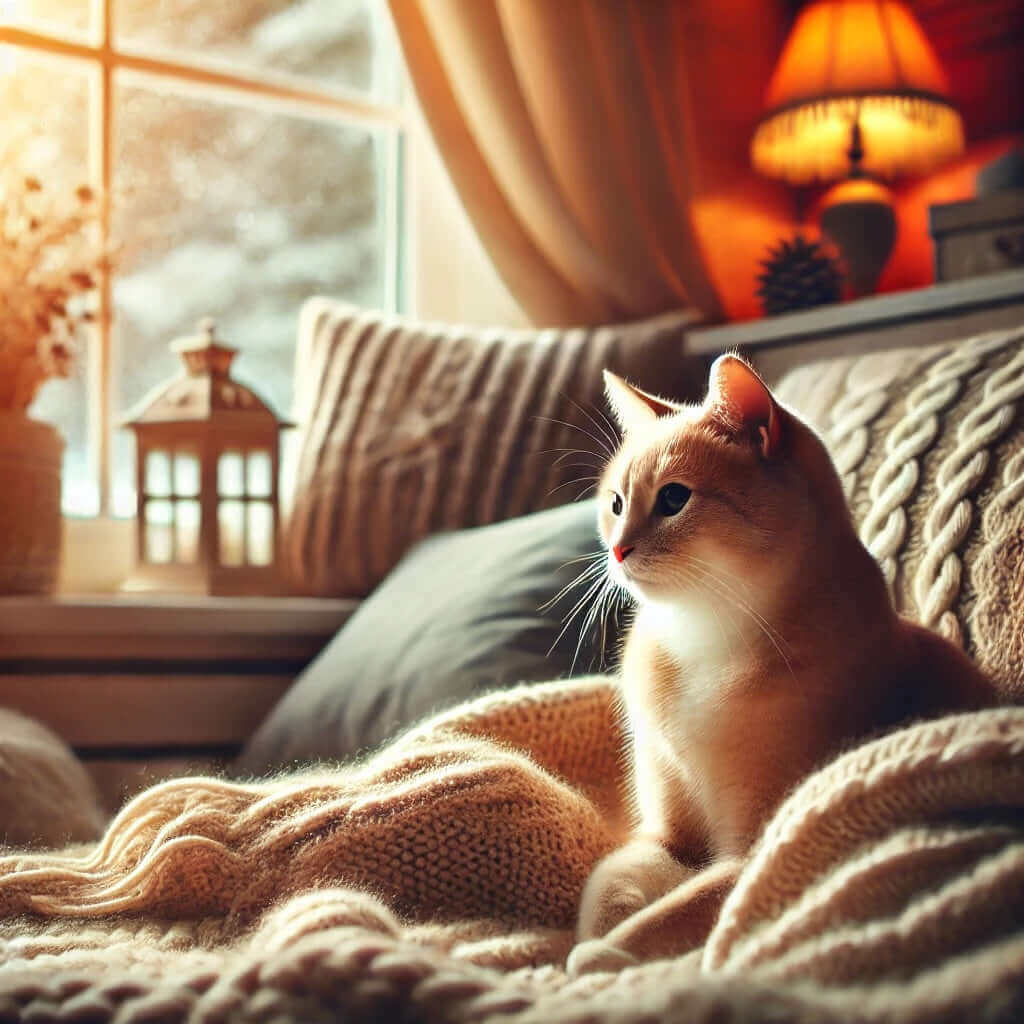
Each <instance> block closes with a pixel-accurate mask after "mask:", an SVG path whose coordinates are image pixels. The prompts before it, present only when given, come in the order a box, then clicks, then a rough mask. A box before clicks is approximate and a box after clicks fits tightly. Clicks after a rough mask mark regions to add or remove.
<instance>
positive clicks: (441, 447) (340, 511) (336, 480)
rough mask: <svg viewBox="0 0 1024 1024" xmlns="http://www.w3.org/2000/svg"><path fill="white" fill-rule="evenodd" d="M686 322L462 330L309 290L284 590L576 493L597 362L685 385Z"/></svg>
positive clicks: (360, 572) (695, 381)
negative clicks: (431, 537) (286, 586)
mask: <svg viewBox="0 0 1024 1024" xmlns="http://www.w3.org/2000/svg"><path fill="white" fill-rule="evenodd" d="M691 319H692V315H691V314H688V313H677V314H669V315H664V316H661V317H658V318H656V319H653V320H649V321H644V322H641V323H636V324H630V325H623V326H611V327H597V328H573V329H551V330H536V331H533V330H501V329H471V328H463V327H450V326H439V325H432V324H419V323H414V322H412V321H409V320H405V319H402V318H399V317H394V316H385V315H381V314H378V313H373V312H368V311H366V310H361V309H357V308H355V307H352V306H348V305H345V304H343V303H340V302H336V301H333V300H330V299H323V298H316V299H311V300H309V301H308V302H307V303H306V304H305V305H304V307H303V310H302V316H301V320H300V326H299V344H298V352H297V357H296V410H295V412H296V420H297V422H298V425H299V427H298V429H299V437H298V446H297V447H298V452H297V456H296V463H295V469H294V494H293V501H292V505H291V512H290V515H289V518H288V525H287V528H286V530H285V538H284V562H285V566H286V572H287V574H288V576H289V580H290V583H291V585H292V587H293V589H295V590H296V591H298V592H300V593H307V594H315V595H320V596H328V595H331V596H362V595H365V594H367V593H369V592H370V591H371V590H372V589H373V587H374V586H375V585H376V584H377V583H379V582H380V581H381V580H382V579H383V578H384V576H385V575H386V574H387V573H388V572H389V571H390V570H391V569H392V568H393V567H394V565H395V564H396V563H397V562H398V560H399V559H400V558H401V556H402V555H403V554H404V553H405V552H406V551H407V550H408V549H409V548H410V547H411V546H412V545H413V544H414V543H416V541H418V540H420V539H422V538H423V537H426V536H428V535H429V534H433V533H437V532H439V531H441V530H450V529H457V528H461V527H466V526H476V525H480V524H484V523H492V522H496V521H498V520H501V519H507V518H510V517H512V516H518V515H523V514H525V513H527V512H532V511H534V510H537V509H541V508H547V507H549V506H552V505H557V504H561V503H564V502H566V501H569V500H571V499H572V498H574V497H576V496H577V495H578V494H579V493H580V492H581V491H583V490H584V488H585V486H586V484H587V483H589V482H591V481H590V478H591V477H593V476H594V475H595V473H596V472H597V471H598V470H597V469H596V468H589V467H590V466H593V467H597V466H598V465H599V463H600V461H601V460H603V458H604V455H603V454H600V455H599V457H598V458H593V457H591V456H589V455H587V454H585V453H586V452H587V451H590V452H595V453H600V452H601V448H602V445H604V444H607V442H606V441H605V440H604V438H603V437H602V434H604V433H606V432H610V431H609V428H608V427H607V426H606V425H605V423H604V421H603V418H602V415H601V412H600V411H599V410H601V409H603V406H604V398H603V383H602V378H601V371H602V369H603V368H605V367H607V368H609V369H611V370H614V371H615V372H617V373H619V374H622V375H624V376H626V377H628V378H629V379H631V380H633V381H636V382H637V383H638V384H639V385H640V386H641V387H644V388H646V389H648V390H651V391H655V392H657V393H660V394H664V395H669V396H674V397H696V396H697V395H698V394H699V391H700V388H701V386H702V372H701V369H700V368H699V366H698V365H697V364H695V363H694V362H692V361H689V360H685V359H684V358H683V355H682V338H683V332H684V329H685V328H686V326H687V325H688V324H689V323H690V322H691ZM591 417H592V418H591ZM559 421H564V422H559ZM569 449H581V450H583V451H584V454H573V453H572V452H570V451H568V450H569ZM560 456H566V457H564V458H560Z"/></svg>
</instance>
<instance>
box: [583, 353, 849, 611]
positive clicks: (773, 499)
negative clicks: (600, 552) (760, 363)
mask: <svg viewBox="0 0 1024 1024" xmlns="http://www.w3.org/2000/svg"><path fill="white" fill-rule="evenodd" d="M606 383H607V386H608V396H609V399H610V401H611V404H612V407H613V409H614V411H615V413H616V416H617V417H618V420H619V423H620V425H621V426H622V428H623V434H624V437H623V441H622V445H621V447H620V448H619V451H618V452H617V453H616V454H615V456H614V457H613V458H612V460H611V461H610V462H609V464H608V466H607V467H606V469H605V472H604V475H603V477H602V480H601V483H600V487H599V491H598V502H599V512H598V524H599V528H600V533H601V537H602V540H603V541H604V544H605V546H606V548H607V550H608V568H609V572H610V574H611V575H612V577H613V578H614V579H615V580H616V581H617V582H618V583H620V584H621V585H622V586H624V587H625V588H626V589H627V590H628V591H629V592H630V593H632V594H633V596H634V597H635V598H636V599H637V600H639V601H641V602H650V601H655V602H659V603H674V602H681V601H685V600H687V599H688V598H690V597H691V596H692V595H694V594H701V595H704V596H705V597H706V596H707V595H708V594H709V593H714V592H716V591H718V590H722V589H723V588H726V587H731V588H733V589H735V588H736V587H737V580H740V581H743V582H742V586H743V589H744V590H745V591H747V596H748V599H750V598H755V599H757V600H756V601H755V603H757V604H765V603H770V602H767V601H766V600H761V599H760V598H764V599H767V598H769V597H770V591H771V588H772V587H773V585H774V584H776V583H778V582H779V581H782V580H784V579H785V578H786V577H787V574H790V573H795V572H799V571H800V568H801V565H802V564H804V560H805V559H806V557H807V551H808V545H809V544H810V543H811V542H812V541H811V538H812V537H813V536H814V534H815V533H816V532H817V531H816V523H817V521H818V520H819V519H820V517H821V516H824V515H833V514H835V512H836V508H837V507H838V508H839V509H840V510H841V511H840V512H839V514H840V515H845V502H844V500H843V497H842V490H841V487H840V484H839V480H838V477H837V475H836V473H835V469H834V468H833V466H832V462H831V459H830V458H829V456H828V454H827V452H826V451H825V448H824V446H823V445H822V443H821V441H820V440H819V439H818V438H817V436H816V435H815V434H814V433H813V431H811V430H810V428H809V427H807V426H806V425H805V424H803V423H802V422H801V421H800V420H799V419H797V417H796V416H794V415H793V414H792V413H790V412H788V411H787V410H785V409H783V408H782V407H781V406H779V405H778V403H777V402H776V401H775V400H774V398H773V397H772V395H771V393H770V392H769V391H768V388H767V387H766V386H765V385H764V383H763V382H762V381H761V379H760V378H759V377H758V376H757V374H756V373H755V372H754V371H753V370H752V369H751V368H750V367H749V366H747V364H746V363H744V362H742V361H741V360H739V359H737V358H736V357H733V356H724V357H722V358H720V359H719V360H718V361H717V362H716V363H715V365H714V367H712V371H711V380H710V387H709V392H708V397H707V399H706V400H705V401H704V403H703V404H702V405H693V406H679V405H675V404H672V403H667V402H665V401H663V400H660V399H657V398H654V397H653V396H650V395H647V394H645V393H644V392H641V391H639V390H637V389H636V388H633V387H632V386H631V385H629V384H627V383H626V382H625V381H623V380H621V379H619V378H618V377H615V376H614V375H612V374H606Z"/></svg>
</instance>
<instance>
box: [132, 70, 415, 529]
mask: <svg viewBox="0 0 1024 1024" xmlns="http://www.w3.org/2000/svg"><path fill="white" fill-rule="evenodd" d="M152 81H153V80H152V79H150V78H147V77H145V76H141V75H137V74H132V75H128V74H122V75H118V76H117V77H116V79H115V83H116V84H115V90H114V99H115V108H114V112H115V136H116V146H115V153H116V159H115V189H114V194H115V201H116V206H115V209H114V213H113V222H114V233H115V237H117V238H123V239H125V240H126V242H127V249H126V251H125V253H124V254H123V256H122V258H121V261H120V263H119V266H118V273H117V276H116V279H115V282H114V300H115V307H116V316H117V320H116V325H115V328H116V329H115V363H116V364H117V371H116V374H117V379H116V381H115V392H114V394H115V411H116V412H122V411H124V410H126V409H129V408H131V406H132V405H133V404H134V403H136V402H137V401H138V400H139V399H140V398H141V397H142V396H144V395H145V394H146V393H147V392H148V391H149V390H150V389H151V388H153V387H155V386H156V385H158V384H160V383H162V382H163V381H166V380H168V379H169V378H172V377H173V376H174V375H175V374H177V373H179V372H180V365H181V363H180V360H179V358H178V357H177V356H175V355H174V354H172V353H171V352H170V351H169V350H168V344H169V342H170V341H171V340H172V339H174V338H176V337H180V336H182V335H186V334H194V333H195V329H196V323H197V322H198V321H199V320H200V319H201V318H202V317H204V316H207V315H209V316H213V317H215V318H216V321H217V333H218V335H219V336H220V337H221V338H223V340H224V341H225V342H226V343H228V344H230V345H234V346H236V347H238V348H239V349H240V355H239V357H238V359H237V361H236V363H235V365H234V368H233V373H234V374H235V375H236V376H237V377H238V379H239V380H241V381H242V382H244V383H247V384H249V385H251V386H252V387H253V388H254V389H255V390H256V391H257V392H258V393H259V394H260V395H261V396H262V397H263V398H265V399H266V400H267V401H268V402H269V403H270V404H271V405H272V407H273V408H274V409H275V410H276V411H277V412H278V413H279V414H282V415H285V414H287V412H288V410H289V409H290V406H291V387H292V373H293V359H294V344H295V332H296V326H297V318H298V311H299V307H300V305H301V304H302V302H303V301H304V300H305V299H307V298H308V297H310V296H311V295H315V294H319V293H326V294H329V295H337V296H340V297H343V298H346V299H349V300H350V301H352V302H354V303H356V304H358V305H362V306H368V307H371V308H374V307H376V308H380V307H382V306H383V305H384V304H385V302H386V300H387V297H388V295H389V288H388V281H387V275H388V273H389V267H390V266H392V263H391V261H390V260H389V257H388V248H389V238H388V231H389V223H390V221H389V217H388V213H387V209H388V206H389V203H388V201H387V200H386V198H385V197H386V195H387V188H388V184H387V183H388V181H390V179H391V165H392V161H393V160H394V155H395V148H396V147H395V140H394V136H393V135H392V134H391V133H385V132H372V131H369V130H367V129H365V128H362V127H356V126H354V125H350V124H342V123H338V122H335V121H319V120H313V119H306V118H300V117H295V116H292V115H290V114H284V113H281V112H278V111H274V110H270V109H266V108H262V107H260V108H254V107H247V106H240V105H236V104H233V103H226V102H223V101H222V100H220V99H216V100H214V99H200V98H198V97H197V96H196V95H194V94H191V93H190V94H188V95H183V94H177V93H173V92H168V91H166V89H164V90H160V89H158V88H157V87H156V86H155V85H152V84H151V83H152ZM171 296H173V301H171V299H170V298H169V297H171ZM115 458H116V461H115V492H116V493H123V494H125V496H126V500H125V501H124V507H125V508H126V509H130V500H128V499H129V498H130V488H131V487H132V486H133V482H134V481H133V475H132V462H131V445H130V442H129V440H128V439H127V438H124V439H121V440H119V442H118V444H117V446H116V448H115Z"/></svg>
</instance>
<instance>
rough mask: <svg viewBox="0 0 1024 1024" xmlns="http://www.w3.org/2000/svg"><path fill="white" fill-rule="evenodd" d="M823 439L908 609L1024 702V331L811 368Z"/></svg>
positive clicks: (810, 414) (809, 396)
mask: <svg viewBox="0 0 1024 1024" xmlns="http://www.w3.org/2000/svg"><path fill="white" fill-rule="evenodd" d="M776 391H777V394H778V395H779V397H780V398H781V399H782V400H783V401H784V402H785V403H786V404H787V405H790V406H791V407H793V408H795V409H797V410H799V411H800V412H801V413H802V414H804V415H805V416H806V417H807V418H808V419H810V421H811V422H812V423H814V424H815V426H816V427H817V428H818V429H819V430H820V431H821V432H822V434H823V435H824V436H825V438H826V440H827V441H828V443H829V446H830V448H831V450H832V454H833V457H834V458H835V461H836V464H837V466H838V468H839V471H840V474H841V475H842V477H843V480H844V483H845V486H846V491H847V495H848V497H849V500H850V504H851V507H852V509H853V513H854V517H855V519H856V521H857V523H858V525H859V528H860V534H861V538H862V539H863V541H864V543H865V544H866V545H867V546H868V548H869V549H870V550H871V552H872V553H873V554H874V555H875V557H876V558H877V559H878V560H879V562H880V563H881V565H882V568H883V570H884V571H885V574H886V577H887V578H888V579H889V580H890V582H891V583H892V587H893V597H894V600H895V602H896V604H897V607H898V608H899V609H900V610H901V611H902V612H904V613H905V614H907V615H908V616H910V617H911V618H914V619H917V620H918V621H920V622H923V623H924V624H925V625H927V626H930V627H932V628H934V629H937V630H938V631H939V632H940V633H942V634H944V635H945V636H947V637H949V638H951V639H953V640H955V641H957V642H959V643H961V644H962V645H963V646H965V648H966V649H967V651H968V653H969V654H970V655H971V656H972V657H973V658H975V659H976V660H977V661H978V662H979V663H980V664H982V665H983V666H984V667H985V668H987V669H988V670H989V671H990V672H992V673H993V674H994V675H996V676H997V677H998V678H999V679H1000V680H1001V681H1002V683H1003V684H1004V686H1006V687H1007V688H1009V689H1010V690H1011V691H1012V692H1013V693H1014V694H1016V695H1017V696H1018V697H1024V328H1016V329H1013V330H1009V331H1006V330H1003V331H994V332H991V333H988V334H983V335H978V336H976V337H973V338H968V339H966V340H962V341H959V342H955V343H947V344H942V345H935V346H930V347H926V348H914V349H902V350H898V351H891V352H882V353H877V354H872V355H866V356H862V357H855V356H851V357H849V358H842V359H832V360H829V361H826V362H821V363H813V364H808V365H806V366H802V367H800V368H799V369H796V370H794V371H792V372H791V373H790V374H788V375H787V376H786V377H785V378H784V379H783V380H782V381H781V382H780V383H779V385H778V387H777V389H776Z"/></svg>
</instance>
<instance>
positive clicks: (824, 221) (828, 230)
mask: <svg viewBox="0 0 1024 1024" xmlns="http://www.w3.org/2000/svg"><path fill="white" fill-rule="evenodd" d="M821 230H822V231H823V232H824V233H825V234H826V235H828V236H829V238H831V239H832V241H834V242H835V243H836V245H837V246H839V251H840V252H841V253H842V256H843V262H844V263H845V264H846V270H847V278H848V280H849V282H850V286H851V287H852V289H853V292H854V294H855V295H871V294H872V293H873V292H874V290H875V288H876V286H877V285H878V279H879V277H880V276H881V274H882V268H883V267H884V266H885V264H886V262H887V261H888V259H889V256H890V254H891V253H892V247H893V245H894V243H895V241H896V215H895V214H894V213H893V208H892V193H890V191H889V190H888V189H887V188H886V187H885V186H884V185H882V184H881V183H880V182H877V181H874V180H873V179H871V178H848V179H847V180H846V181H841V182H840V183H839V184H838V185H836V186H835V187H834V188H832V189H830V190H829V191H828V192H827V193H826V195H825V198H824V201H823V208H822V211H821Z"/></svg>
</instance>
